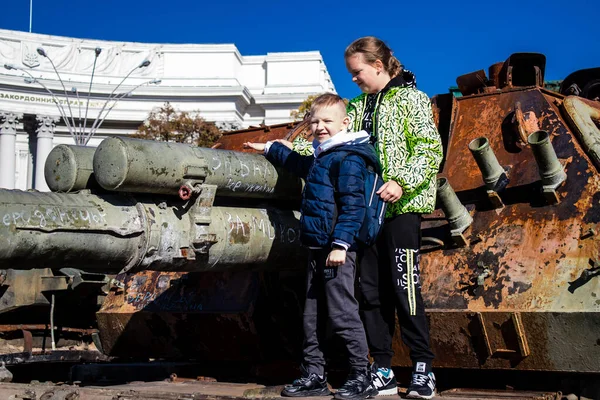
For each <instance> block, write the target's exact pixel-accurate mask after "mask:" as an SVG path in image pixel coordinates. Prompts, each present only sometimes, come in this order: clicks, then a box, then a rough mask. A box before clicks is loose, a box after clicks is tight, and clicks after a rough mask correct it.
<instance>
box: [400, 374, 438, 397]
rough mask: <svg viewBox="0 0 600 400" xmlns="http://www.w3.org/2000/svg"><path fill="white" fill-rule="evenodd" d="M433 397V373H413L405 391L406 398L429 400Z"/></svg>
mask: <svg viewBox="0 0 600 400" xmlns="http://www.w3.org/2000/svg"><path fill="white" fill-rule="evenodd" d="M433 396H435V375H434V374H433V372H430V373H428V374H420V373H418V372H415V373H413V376H412V382H411V383H410V386H409V387H408V390H407V391H406V397H407V398H409V399H431V398H432V397H433Z"/></svg>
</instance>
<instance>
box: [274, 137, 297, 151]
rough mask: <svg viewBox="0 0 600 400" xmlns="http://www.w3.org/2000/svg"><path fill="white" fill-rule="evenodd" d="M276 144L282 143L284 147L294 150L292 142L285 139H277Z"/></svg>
mask: <svg viewBox="0 0 600 400" xmlns="http://www.w3.org/2000/svg"><path fill="white" fill-rule="evenodd" d="M274 142H277V143H281V144H282V145H284V146H285V147H287V148H288V149H290V150H293V145H292V142H290V141H288V140H285V139H275V140H274Z"/></svg>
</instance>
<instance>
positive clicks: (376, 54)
mask: <svg viewBox="0 0 600 400" xmlns="http://www.w3.org/2000/svg"><path fill="white" fill-rule="evenodd" d="M357 53H360V54H362V55H363V57H364V60H365V63H367V64H370V65H373V64H374V63H375V61H377V60H381V63H382V64H383V68H384V69H385V71H386V72H387V73H388V74H389V75H390V77H391V78H394V77H396V76H398V75H399V74H400V73H402V70H403V69H404V66H403V65H402V64H401V63H400V61H399V60H398V59H397V58H396V57H394V55H393V53H392V49H390V48H389V47H388V46H387V45H386V44H385V43H384V42H383V40H381V39H377V38H376V37H375V36H365V37H362V38H360V39H356V40H355V41H354V42H352V43H350V45H349V46H348V47H347V48H346V51H345V52H344V58H345V59H346V60H347V59H348V58H350V57H352V56H353V55H355V54H357Z"/></svg>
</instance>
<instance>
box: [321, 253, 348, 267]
mask: <svg viewBox="0 0 600 400" xmlns="http://www.w3.org/2000/svg"><path fill="white" fill-rule="evenodd" d="M345 263H346V250H344V249H333V250H331V252H330V253H329V255H328V256H327V261H326V262H325V265H326V266H327V267H339V266H340V265H344V264H345Z"/></svg>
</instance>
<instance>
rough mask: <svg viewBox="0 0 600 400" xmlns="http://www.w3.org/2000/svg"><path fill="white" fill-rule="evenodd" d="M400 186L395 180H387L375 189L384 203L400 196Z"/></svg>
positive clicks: (391, 201) (394, 200)
mask: <svg viewBox="0 0 600 400" xmlns="http://www.w3.org/2000/svg"><path fill="white" fill-rule="evenodd" d="M402 193H403V192H402V186H400V185H398V182H396V181H387V182H386V183H384V184H383V186H381V187H380V188H379V190H378V191H377V194H378V195H379V197H381V199H382V200H383V201H385V202H386V203H395V202H397V201H398V200H400V197H402Z"/></svg>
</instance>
